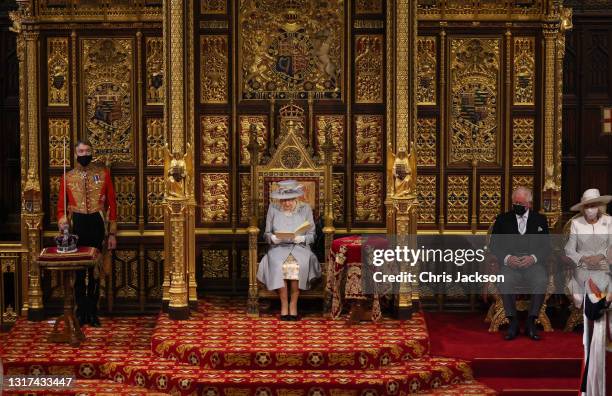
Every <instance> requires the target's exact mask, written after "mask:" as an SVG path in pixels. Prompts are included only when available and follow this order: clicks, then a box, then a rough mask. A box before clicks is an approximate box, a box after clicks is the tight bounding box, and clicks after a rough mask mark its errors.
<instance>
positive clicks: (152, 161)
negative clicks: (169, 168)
mask: <svg viewBox="0 0 612 396" xmlns="http://www.w3.org/2000/svg"><path fill="white" fill-rule="evenodd" d="M146 122H147V166H163V165H164V145H165V144H166V139H165V138H164V120H163V119H162V118H147V121H146Z"/></svg>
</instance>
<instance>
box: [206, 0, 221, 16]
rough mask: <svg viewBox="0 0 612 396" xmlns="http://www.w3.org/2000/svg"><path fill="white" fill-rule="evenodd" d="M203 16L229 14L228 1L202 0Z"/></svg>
mask: <svg viewBox="0 0 612 396" xmlns="http://www.w3.org/2000/svg"><path fill="white" fill-rule="evenodd" d="M200 4H201V12H202V14H225V13H226V12H227V9H226V7H227V0H202V2H201V3H200Z"/></svg>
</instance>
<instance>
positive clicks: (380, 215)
mask: <svg viewBox="0 0 612 396" xmlns="http://www.w3.org/2000/svg"><path fill="white" fill-rule="evenodd" d="M354 177H355V185H354V191H355V221H356V222H372V223H379V222H382V221H383V220H384V205H383V201H384V190H383V175H382V173H378V172H355V173H354Z"/></svg>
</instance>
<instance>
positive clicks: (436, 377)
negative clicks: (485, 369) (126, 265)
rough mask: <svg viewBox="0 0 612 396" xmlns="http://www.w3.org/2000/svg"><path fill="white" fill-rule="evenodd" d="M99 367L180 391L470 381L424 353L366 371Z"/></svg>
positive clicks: (133, 362) (261, 393)
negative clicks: (420, 356)
mask: <svg viewBox="0 0 612 396" xmlns="http://www.w3.org/2000/svg"><path fill="white" fill-rule="evenodd" d="M101 370H102V373H103V374H104V375H105V376H107V377H108V378H111V379H113V380H114V381H116V382H121V383H126V384H129V385H137V386H142V387H147V388H149V389H153V390H159V391H163V392H171V393H172V392H178V393H180V394H183V395H189V394H192V393H194V392H196V393H197V394H207V395H220V394H230V393H236V394H242V392H245V394H248V393H249V392H251V391H255V392H256V394H257V395H258V396H265V395H268V394H270V395H272V394H282V393H283V392H284V391H285V390H289V389H294V390H307V391H308V393H309V394H310V393H314V394H316V392H318V391H320V392H323V393H324V394H327V393H334V392H335V391H338V392H340V391H342V392H346V391H349V390H360V393H361V392H362V391H364V392H365V391H366V390H370V391H371V392H372V393H371V394H372V395H374V394H378V395H382V394H396V393H397V392H400V391H401V392H406V393H416V392H423V391H431V390H432V389H436V388H438V387H441V386H445V385H454V384H459V383H461V382H464V381H472V380H473V377H472V371H471V369H470V367H469V365H468V364H467V363H466V362H464V361H461V360H457V359H447V358H424V359H418V360H411V361H406V362H403V363H402V364H397V365H391V366H388V367H385V368H378V369H369V370H339V369H338V370H329V371H322V370H287V369H285V370H221V369H203V368H200V367H195V366H191V365H187V364H184V363H181V362H177V361H173V360H169V359H164V358H159V357H154V356H149V357H141V356H136V357H130V358H129V359H125V360H118V361H111V362H109V363H107V364H106V365H104V366H103V367H102V368H101ZM323 393H321V394H323Z"/></svg>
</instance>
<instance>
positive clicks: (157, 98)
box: [145, 37, 166, 105]
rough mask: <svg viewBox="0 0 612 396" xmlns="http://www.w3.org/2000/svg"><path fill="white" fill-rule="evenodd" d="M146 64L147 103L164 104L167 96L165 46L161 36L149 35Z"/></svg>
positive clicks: (146, 44)
mask: <svg viewBox="0 0 612 396" xmlns="http://www.w3.org/2000/svg"><path fill="white" fill-rule="evenodd" d="M145 46H146V65H147V71H146V73H147V104H148V105H163V104H164V98H165V95H166V94H165V91H166V90H165V87H164V47H163V39H162V38H161V37H147V38H146V41H145Z"/></svg>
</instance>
